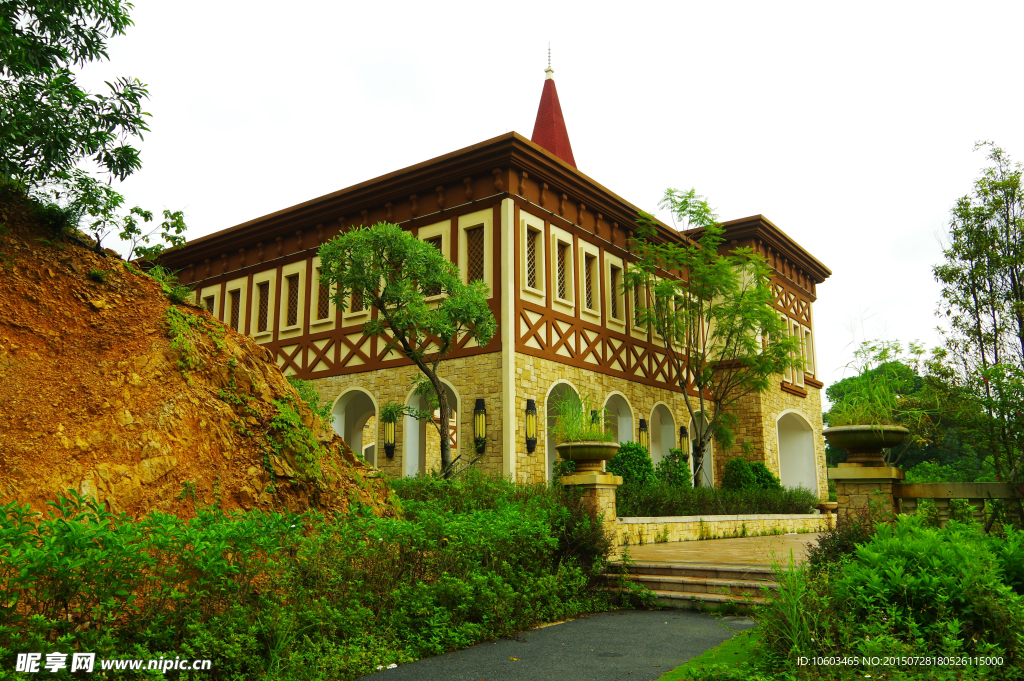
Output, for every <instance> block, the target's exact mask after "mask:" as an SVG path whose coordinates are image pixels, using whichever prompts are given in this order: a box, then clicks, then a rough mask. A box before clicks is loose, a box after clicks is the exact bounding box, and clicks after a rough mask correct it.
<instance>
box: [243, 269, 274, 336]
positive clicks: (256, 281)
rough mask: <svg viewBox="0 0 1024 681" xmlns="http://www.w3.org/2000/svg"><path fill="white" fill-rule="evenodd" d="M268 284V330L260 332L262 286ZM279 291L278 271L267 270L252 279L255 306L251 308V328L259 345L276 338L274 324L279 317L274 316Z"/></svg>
mask: <svg viewBox="0 0 1024 681" xmlns="http://www.w3.org/2000/svg"><path fill="white" fill-rule="evenodd" d="M263 282H268V283H269V284H270V287H269V288H268V289H267V296H268V298H269V300H268V301H267V330H266V331H259V324H260V296H259V292H260V284H262V283H263ZM276 290H277V270H276V269H273V270H266V271H265V272H258V273H257V274H254V275H253V277H252V296H253V305H250V306H249V328H250V329H252V334H251V335H252V337H253V338H254V339H255V340H256V342H257V343H262V342H265V341H269V340H271V339H272V338H273V337H274V328H275V327H274V324H275V323H276V321H277V315H275V314H274V294H275V292H276Z"/></svg>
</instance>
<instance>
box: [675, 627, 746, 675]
mask: <svg viewBox="0 0 1024 681" xmlns="http://www.w3.org/2000/svg"><path fill="white" fill-rule="evenodd" d="M760 639H761V632H760V631H758V630H757V629H748V630H747V631H741V632H740V633H738V634H736V635H735V636H733V637H732V638H730V639H729V640H727V641H723V642H722V643H720V644H719V645H717V646H715V647H714V648H712V649H710V650H706V651H704V653H703V654H702V655H700V656H698V657H695V658H693V659H692V660H690V661H689V662H687V663H686V664H683V665H680V666H678V667H676V668H675V669H673V670H671V671H668V672H665V673H664V674H662V675H661V676H660V677H659V678H658V681H696V680H697V679H708V678H713V679H718V678H726V679H728V678H733V676H732V675H734V674H739V675H738V676H735V678H743V679H746V678H751V677H753V676H754V675H755V674H756V673H757V672H758V671H759V669H760V667H759V663H760V659H759V658H758V655H757V653H758V651H757V642H758V641H759V640H760Z"/></svg>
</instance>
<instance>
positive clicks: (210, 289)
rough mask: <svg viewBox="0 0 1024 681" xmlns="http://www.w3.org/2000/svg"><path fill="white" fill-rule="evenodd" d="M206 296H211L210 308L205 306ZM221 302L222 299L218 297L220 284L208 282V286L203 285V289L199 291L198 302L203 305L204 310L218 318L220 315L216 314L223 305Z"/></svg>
mask: <svg viewBox="0 0 1024 681" xmlns="http://www.w3.org/2000/svg"><path fill="white" fill-rule="evenodd" d="M207 298H213V309H212V310H210V309H209V308H207V307H206V299H207ZM223 302H224V301H222V300H221V299H220V284H210V285H209V286H204V287H203V290H202V291H201V292H200V296H199V303H200V304H201V305H202V306H203V309H204V310H206V311H208V312H209V313H210V314H211V315H213V318H214V319H220V317H218V316H217V313H218V312H220V311H221V308H222V307H223Z"/></svg>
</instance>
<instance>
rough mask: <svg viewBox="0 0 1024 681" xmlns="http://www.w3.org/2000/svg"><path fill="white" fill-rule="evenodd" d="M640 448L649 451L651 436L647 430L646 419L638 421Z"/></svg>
mask: <svg viewBox="0 0 1024 681" xmlns="http://www.w3.org/2000/svg"><path fill="white" fill-rule="evenodd" d="M640 446H641V447H643V448H644V449H646V450H647V451H651V434H650V432H649V431H648V430H647V419H640Z"/></svg>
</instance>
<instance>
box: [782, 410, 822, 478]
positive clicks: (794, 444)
mask: <svg viewBox="0 0 1024 681" xmlns="http://www.w3.org/2000/svg"><path fill="white" fill-rule="evenodd" d="M777 430H778V437H779V479H780V480H781V481H782V484H783V485H784V486H785V487H805V488H807V489H809V490H811V491H812V492H814V493H815V494H818V472H817V471H818V468H817V465H816V464H815V461H814V431H813V430H812V429H811V424H809V423H808V422H807V421H806V420H805V419H804V418H803V417H802V416H800V415H799V414H797V413H795V412H789V413H786V414H783V415H782V416H781V417H780V418H779V420H778V423H777Z"/></svg>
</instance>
